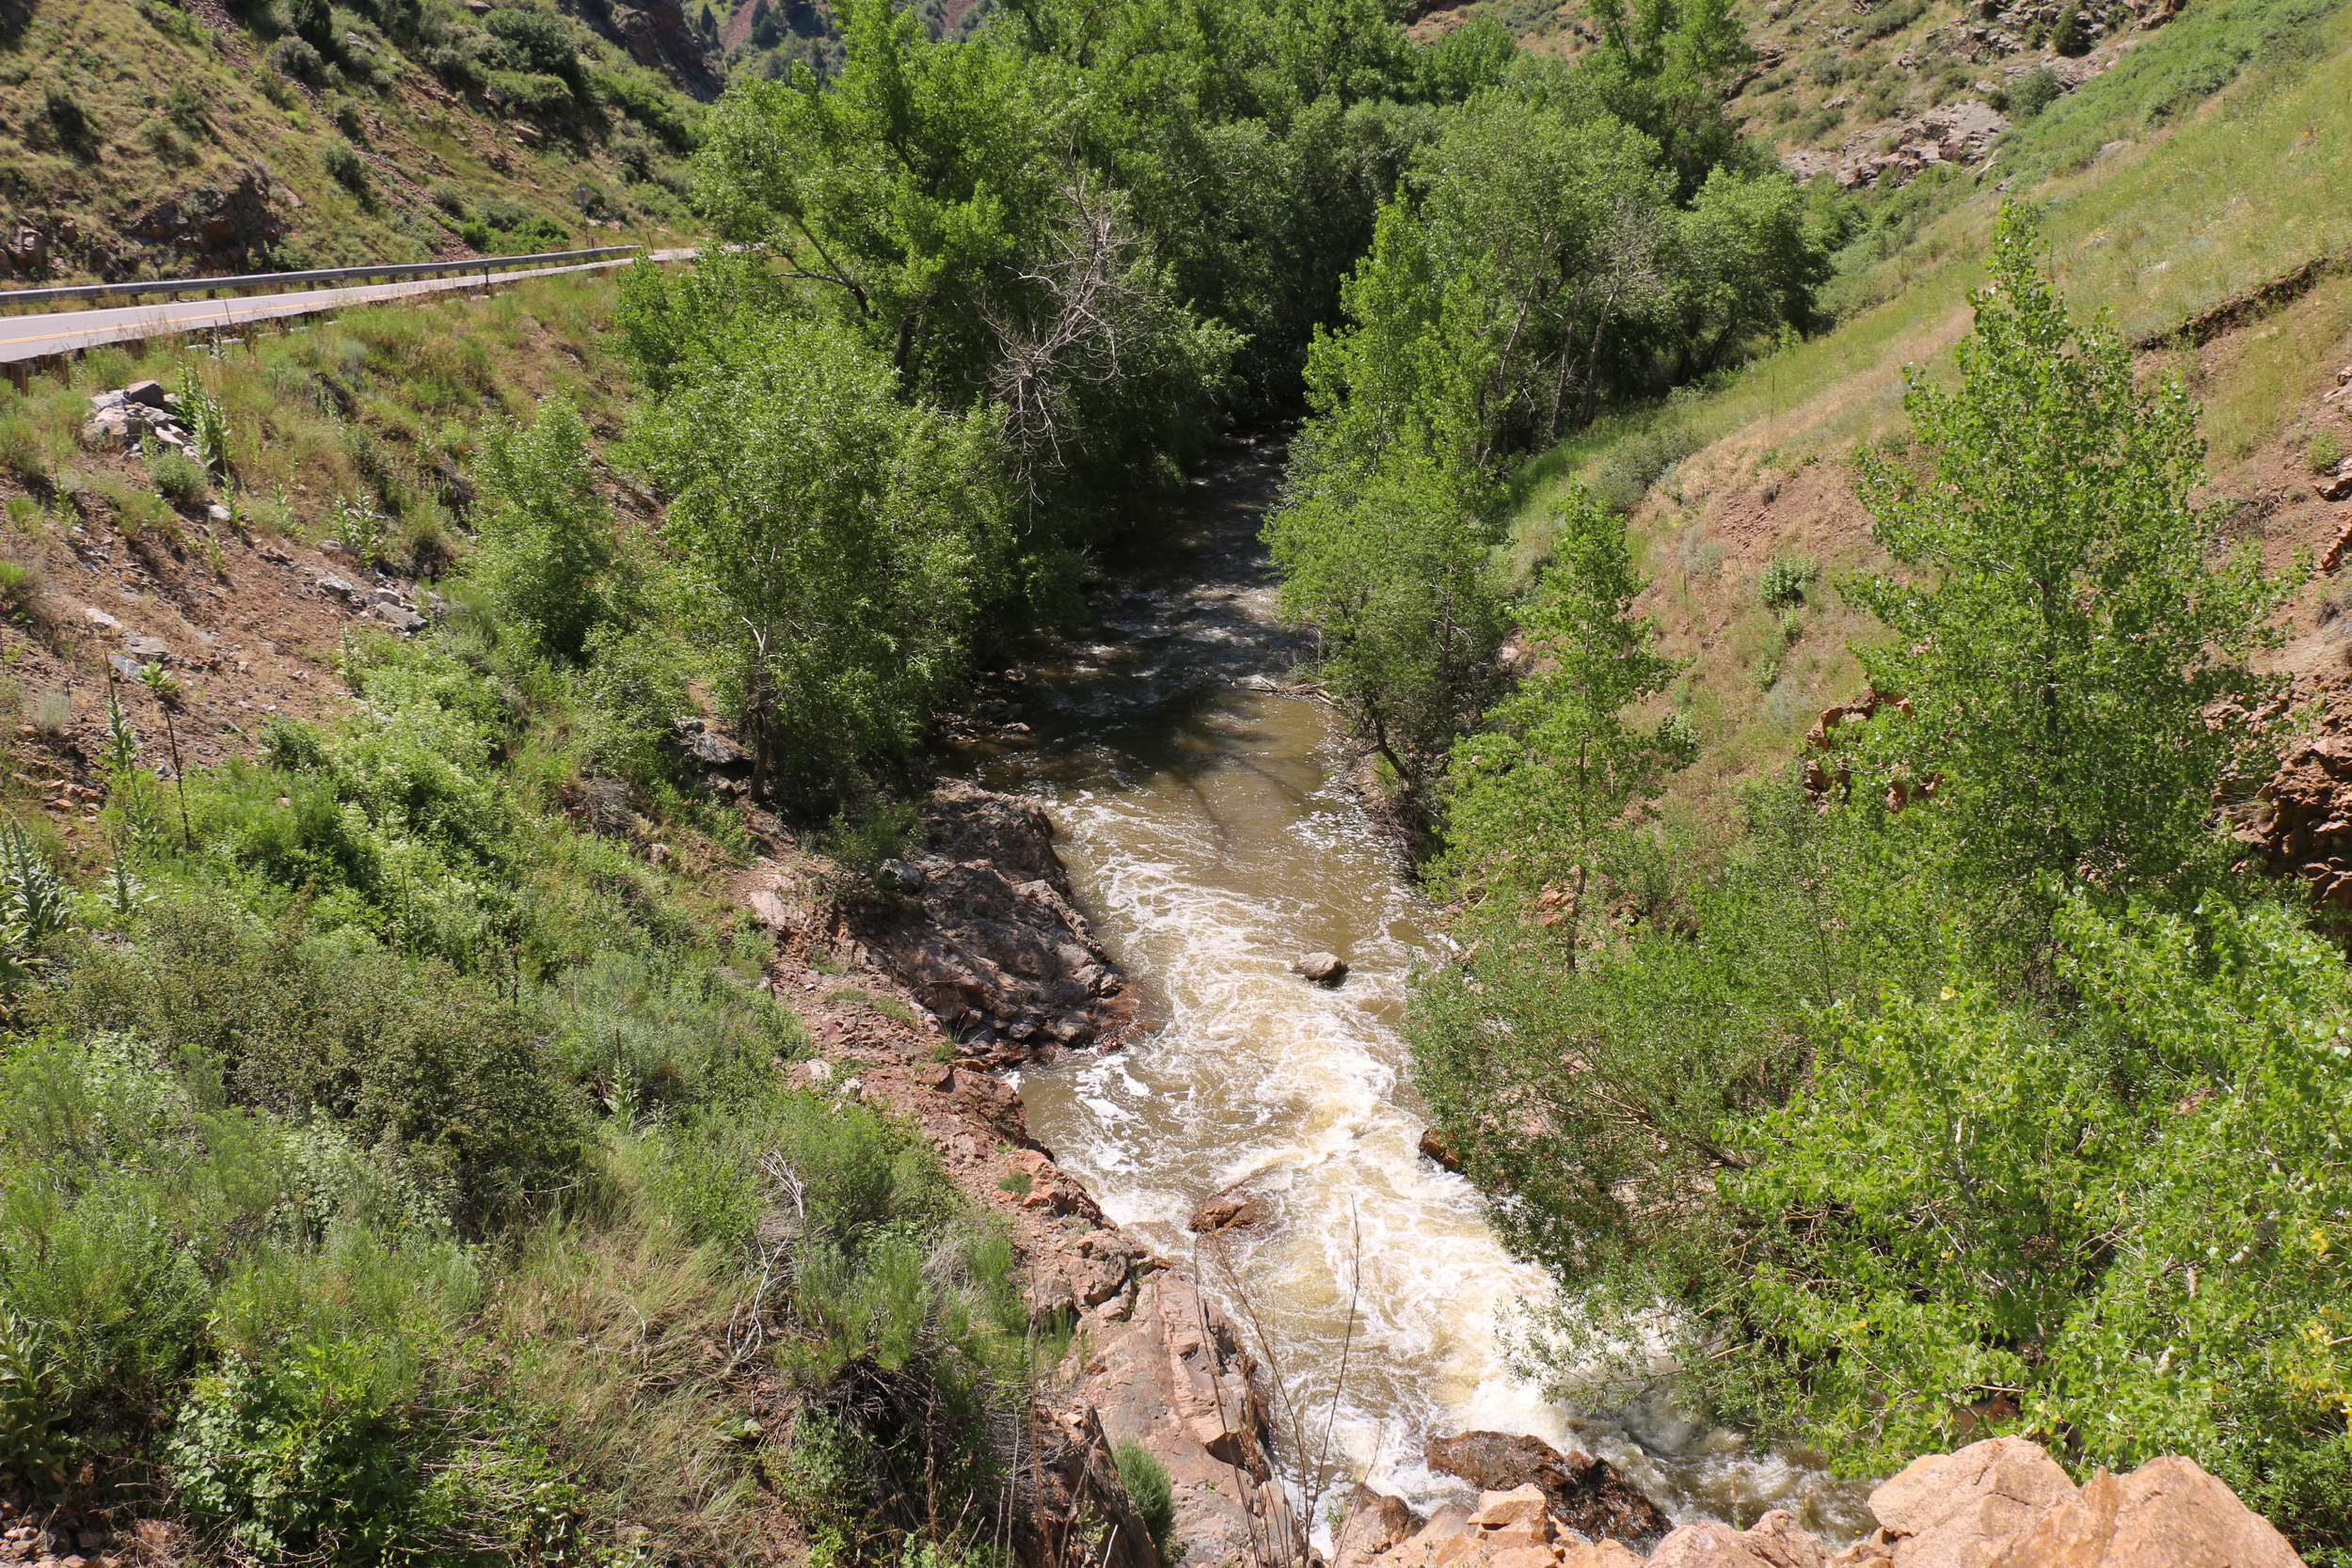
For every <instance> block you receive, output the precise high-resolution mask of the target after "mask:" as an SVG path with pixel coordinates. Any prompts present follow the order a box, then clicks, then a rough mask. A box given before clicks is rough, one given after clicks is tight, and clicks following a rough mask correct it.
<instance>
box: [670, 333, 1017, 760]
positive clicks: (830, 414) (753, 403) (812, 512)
mask: <svg viewBox="0 0 2352 1568" xmlns="http://www.w3.org/2000/svg"><path fill="white" fill-rule="evenodd" d="M632 443H633V445H634V448H635V455H636V456H637V458H638V460H639V461H640V462H641V463H642V465H643V466H644V468H645V469H646V471H647V472H649V473H650V474H652V475H653V476H654V477H655V478H656V479H657V480H658V481H659V482H660V483H661V484H662V485H663V486H664V487H665V488H666V489H668V490H669V491H670V492H671V495H672V497H673V499H672V501H671V505H670V514H669V524H668V538H669V540H670V542H671V543H672V544H673V545H675V546H677V547H678V549H679V551H680V553H681V554H682V556H683V557H684V570H685V578H686V584H687V589H688V601H687V604H686V606H685V609H686V611H687V615H688V619H689V622H690V625H691V627H692V628H693V629H694V631H695V632H696V633H697V634H698V635H699V637H700V638H701V640H702V641H703V642H704V644H705V646H706V648H707V650H708V651H709V653H710V654H711V656H712V662H713V664H714V666H715V667H716V668H717V669H718V671H719V672H720V673H721V674H722V676H723V682H724V685H725V688H726V690H727V694H728V695H729V697H730V698H731V700H732V703H733V705H734V706H735V707H736V709H737V711H738V713H739V715H740V718H741V725H742V733H743V735H744V736H745V737H746V738H747V739H748V740H749V741H750V742H751V745H752V750H753V754H754V758H755V777H754V785H755V788H756V789H766V788H767V787H768V786H769V784H770V783H771V780H773V781H776V782H777V783H779V784H781V786H782V787H783V788H784V789H785V790H786V791H787V792H789V793H798V794H801V795H803V796H821V795H823V794H825V793H826V792H827V791H829V790H834V789H838V788H839V787H841V786H842V785H843V784H846V783H848V782H849V780H850V776H851V775H852V774H853V773H854V770H855V768H857V767H858V766H859V765H860V764H861V763H862V762H863V761H865V760H866V759H867V758H873V757H883V756H888V755H890V754H892V753H895V752H904V751H905V750H906V749H907V748H908V747H910V746H911V745H912V744H913V743H914V740H915V739H916V738H917V736H919V735H920V733H921V731H922V728H923V726H924V724H925V723H926V722H927V721H928V720H929V717H930V711H931V707H932V705H933V704H934V703H936V702H937V701H939V700H940V699H941V698H942V697H944V696H945V695H946V693H947V691H948V690H949V689H950V688H951V684H952V682H953V681H954V680H955V678H956V677H957V676H958V675H959V674H961V673H962V670H963V661H964V658H965V655H966V651H967V649H968V646H969V634H970V632H971V629H972V618H973V616H974V614H975V612H976V610H977V609H978V607H980V606H983V605H987V604H990V603H992V602H1001V600H1002V599H1003V597H1004V596H1005V594H1006V591H1007V587H1008V581H1009V573H1010V571H1011V570H1012V558H1013V552H1012V549H1011V546H1010V535H1009V528H1008V510H1007V501H1006V495H1005V481H1004V457H1003V451H1002V449H1001V446H1000V443H999V441H998V438H997V436H996V432H995V426H994V423H993V421H992V420H983V419H970V418H960V417H957V416H953V415H948V414H944V413H942V412H940V411H938V410H936V409H933V408H930V407H927V406H924V405H922V404H909V403H905V402H903V401H901V400H900V399H899V398H898V395H897V387H896V377H895V376H894V374H893V373H892V372H891V369H890V367H889V365H888V363H887V362H886V361H884V360H882V358H881V357H880V356H878V355H876V354H874V353H873V352H871V351H870V350H868V349H866V347H865V346H864V345H862V344H861V343H860V342H859V341H857V339H856V338H855V337H854V336H853V335H851V334H850V332H849V331H847V330H845V329H842V328H838V327H832V326H825V325H809V324H804V323H781V324H776V325H771V327H770V328H769V329H768V330H767V333H766V335H765V338H764V340H763V341H761V342H760V343H759V344H758V345H757V348H756V352H751V353H747V354H745V355H744V356H742V358H741V359H740V360H739V362H738V363H736V364H734V365H732V366H725V367H714V368H713V369H711V370H710V371H708V372H706V373H705V374H703V375H702V376H701V377H699V378H698V379H696V380H695V381H693V382H692V383H691V384H689V385H687V386H684V387H681V388H677V389H675V390H674V391H673V392H672V393H671V395H670V396H669V397H668V398H667V399H666V400H664V401H663V403H662V404H660V406H659V407H658V408H657V409H656V410H655V411H654V412H653V413H652V414H651V415H650V416H649V417H648V418H647V419H646V420H645V421H644V424H643V425H642V426H641V427H640V428H639V430H638V431H637V432H636V433H635V434H634V435H633V436H632Z"/></svg>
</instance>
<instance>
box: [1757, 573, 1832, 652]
mask: <svg viewBox="0 0 2352 1568" xmlns="http://www.w3.org/2000/svg"><path fill="white" fill-rule="evenodd" d="M1820 575H1821V567H1820V562H1817V561H1815V560H1814V559H1813V558H1812V557H1811V556H1809V555H1775V556H1773V557H1772V560H1770V561H1768V562H1765V563H1764V570H1763V571H1762V572H1760V573H1758V574H1757V576H1756V597H1757V598H1759V599H1761V600H1763V601H1764V602H1765V603H1766V604H1767V605H1769V606H1771V607H1772V609H1774V610H1793V609H1795V608H1796V607H1797V606H1799V605H1801V604H1803V603H1804V600H1805V594H1806V592H1807V591H1808V590H1810V589H1811V588H1812V586H1813V580H1814V578H1818V577H1820ZM1791 641H1794V639H1791Z"/></svg>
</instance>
